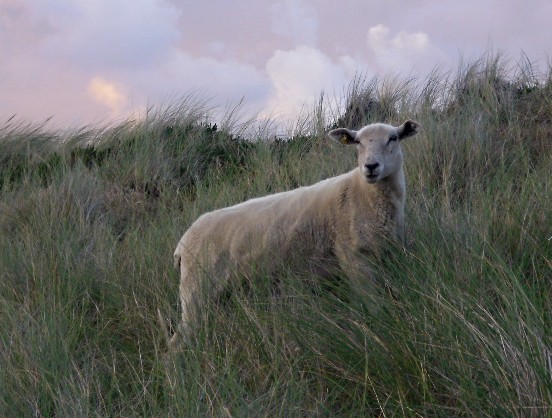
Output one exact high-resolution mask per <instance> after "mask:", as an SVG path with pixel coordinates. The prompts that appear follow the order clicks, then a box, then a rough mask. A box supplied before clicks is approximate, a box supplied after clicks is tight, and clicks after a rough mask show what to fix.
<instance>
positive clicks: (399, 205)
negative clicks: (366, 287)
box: [171, 120, 420, 346]
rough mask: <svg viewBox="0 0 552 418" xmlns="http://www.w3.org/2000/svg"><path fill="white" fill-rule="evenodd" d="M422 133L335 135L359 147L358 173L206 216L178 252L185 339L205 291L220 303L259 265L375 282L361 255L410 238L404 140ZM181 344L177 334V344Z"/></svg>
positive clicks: (408, 125) (384, 128) (371, 128)
mask: <svg viewBox="0 0 552 418" xmlns="http://www.w3.org/2000/svg"><path fill="white" fill-rule="evenodd" d="M419 128H420V125H419V124H418V123H416V122H414V121H411V120H407V121H406V122H404V123H403V124H402V125H400V126H398V127H395V126H391V125H387V124H383V123H376V124H371V125H368V126H365V127H363V128H362V129H360V130H359V131H354V130H350V129H345V128H339V129H334V130H332V131H330V132H329V134H328V136H329V137H330V138H331V139H333V140H334V141H337V142H340V143H342V144H347V145H355V146H356V149H357V153H358V167H356V168H355V169H353V170H352V171H350V172H348V173H346V174H342V175H340V176H337V177H333V178H329V179H326V180H323V181H320V182H319V183H316V184H314V185H311V186H306V187H300V188H297V189H295V190H291V191H286V192H282V193H277V194H273V195H268V196H265V197H261V198H255V199H251V200H247V201H245V202H243V203H240V204H237V205H235V206H231V207H227V208H224V209H219V210H215V211H213V212H208V213H205V214H203V215H202V216H200V217H199V218H198V219H197V220H196V221H195V222H194V223H193V224H192V226H191V227H190V228H189V229H188V230H187V231H186V232H185V234H184V235H183V236H182V238H181V239H180V241H179V242H178V245H177V247H176V250H175V252H174V264H175V267H176V268H179V269H180V288H179V294H180V300H181V308H182V322H181V323H180V325H179V328H180V329H179V330H180V331H181V334H182V336H181V337H182V340H187V339H188V338H189V337H190V335H191V332H192V328H193V326H194V325H195V324H197V322H198V321H199V319H200V318H199V312H200V308H201V306H199V305H200V301H202V300H205V299H204V298H202V295H203V296H205V293H203V292H207V296H208V297H210V298H213V297H216V296H217V295H219V294H220V293H221V292H222V291H223V290H224V289H225V288H226V286H227V285H228V283H229V281H230V280H231V279H233V278H235V277H240V276H241V277H246V276H248V275H251V273H253V272H254V271H255V270H256V269H257V268H258V267H259V266H262V268H263V269H264V270H263V271H265V272H268V273H269V275H270V274H275V273H276V272H277V271H278V268H281V267H282V266H283V265H286V266H294V268H297V269H302V270H303V271H307V272H312V273H314V274H319V275H325V274H327V273H329V272H331V271H332V269H334V268H335V267H337V268H339V269H341V271H343V272H344V273H345V274H346V275H348V276H349V275H350V276H357V277H362V278H366V276H367V275H368V276H370V275H371V272H370V271H369V269H368V268H367V267H366V266H365V264H366V263H363V259H362V255H363V254H364V255H365V254H374V253H376V252H377V251H378V248H379V247H380V244H381V243H382V242H383V241H386V240H391V241H395V242H397V243H401V242H402V241H403V239H404V202H405V194H406V190H405V177H404V171H403V153H402V150H401V145H400V141H401V140H403V139H406V138H409V137H412V136H414V135H415V134H416V133H417V132H418V130H419ZM334 271H335V270H334ZM177 338H179V337H178V332H177V333H176V334H175V335H174V336H173V339H172V341H171V345H173V346H174V345H175V344H176V339H177Z"/></svg>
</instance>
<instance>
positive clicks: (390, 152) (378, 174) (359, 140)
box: [329, 120, 420, 183]
mask: <svg viewBox="0 0 552 418" xmlns="http://www.w3.org/2000/svg"><path fill="white" fill-rule="evenodd" d="M419 128H420V125H419V124H418V123H416V122H414V121H411V120H407V121H406V122H404V123H403V124H402V125H401V126H392V125H386V124H383V123H374V124H372V125H368V126H365V127H364V128H362V129H360V130H359V131H353V130H350V129H345V128H338V129H334V130H332V131H330V133H329V136H330V138H332V139H333V140H334V141H337V142H340V143H342V144H354V145H356V148H357V151H358V165H359V168H360V170H361V172H362V174H363V175H364V176H365V177H366V180H367V181H368V183H377V182H378V181H380V180H383V179H385V178H386V177H388V176H390V175H392V174H394V173H396V172H398V171H399V170H400V169H401V167H402V162H403V155H402V150H401V145H400V141H402V140H403V139H405V138H409V137H411V136H414V135H416V134H417V133H418V129H419Z"/></svg>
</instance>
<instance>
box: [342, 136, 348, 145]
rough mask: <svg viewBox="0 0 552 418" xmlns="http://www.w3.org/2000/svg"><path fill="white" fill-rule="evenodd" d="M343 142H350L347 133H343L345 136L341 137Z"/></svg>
mask: <svg viewBox="0 0 552 418" xmlns="http://www.w3.org/2000/svg"><path fill="white" fill-rule="evenodd" d="M341 143H342V144H347V143H349V138H348V137H347V135H343V136H342V137H341Z"/></svg>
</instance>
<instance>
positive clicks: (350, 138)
mask: <svg viewBox="0 0 552 418" xmlns="http://www.w3.org/2000/svg"><path fill="white" fill-rule="evenodd" d="M328 136H329V137H330V138H331V139H333V140H334V141H336V142H340V143H342V144H358V141H357V140H356V136H357V131H352V130H350V129H345V128H337V129H334V130H332V131H330V132H329V133H328Z"/></svg>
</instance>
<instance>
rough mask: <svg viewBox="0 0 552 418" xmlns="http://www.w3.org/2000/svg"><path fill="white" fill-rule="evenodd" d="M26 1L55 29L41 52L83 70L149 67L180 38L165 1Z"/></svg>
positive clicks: (175, 16)
mask: <svg viewBox="0 0 552 418" xmlns="http://www.w3.org/2000/svg"><path fill="white" fill-rule="evenodd" d="M27 1H29V2H31V3H33V11H34V13H35V14H37V15H43V16H45V17H46V19H47V21H48V23H49V25H50V26H51V27H53V28H55V30H56V33H55V34H53V35H52V36H50V37H48V39H46V41H45V45H44V49H45V51H46V52H47V53H48V54H49V55H50V56H52V57H55V58H58V59H65V60H67V61H68V62H71V63H72V65H74V66H78V67H82V68H86V69H88V70H96V71H98V70H105V68H106V67H109V68H110V69H119V70H124V69H129V68H130V69H132V70H136V69H137V68H145V67H151V66H153V65H155V64H157V63H159V62H160V61H161V60H163V59H166V57H167V56H168V55H169V54H170V53H171V51H172V48H173V47H174V45H175V44H176V43H177V42H178V39H179V36H180V32H179V30H178V27H177V20H178V15H179V13H178V11H177V9H176V8H175V7H173V6H172V5H170V4H168V3H166V2H165V1H160V0H141V1H140V2H139V3H138V4H137V3H136V2H135V1H134V0H119V1H116V2H113V1H111V0H95V1H90V2H86V1H76V2H67V1H66V0H49V1H48V2H40V1H37V0H27Z"/></svg>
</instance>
